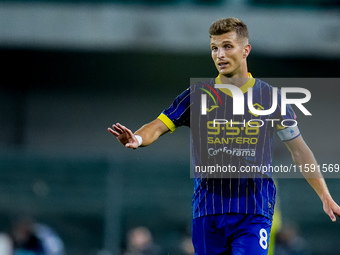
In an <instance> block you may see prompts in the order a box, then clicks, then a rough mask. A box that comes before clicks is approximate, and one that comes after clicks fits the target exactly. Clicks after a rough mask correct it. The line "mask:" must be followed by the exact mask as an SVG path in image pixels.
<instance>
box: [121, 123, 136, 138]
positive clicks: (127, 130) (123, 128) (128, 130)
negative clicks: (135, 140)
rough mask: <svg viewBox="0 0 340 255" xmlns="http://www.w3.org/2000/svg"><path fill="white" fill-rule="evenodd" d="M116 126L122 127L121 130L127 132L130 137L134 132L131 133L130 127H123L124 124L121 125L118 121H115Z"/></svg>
mask: <svg viewBox="0 0 340 255" xmlns="http://www.w3.org/2000/svg"><path fill="white" fill-rule="evenodd" d="M117 126H118V127H119V128H120V129H122V130H123V132H126V133H128V134H129V135H130V136H131V137H133V136H134V134H133V133H132V131H131V130H130V129H128V128H127V127H125V126H123V125H121V124H119V123H117Z"/></svg>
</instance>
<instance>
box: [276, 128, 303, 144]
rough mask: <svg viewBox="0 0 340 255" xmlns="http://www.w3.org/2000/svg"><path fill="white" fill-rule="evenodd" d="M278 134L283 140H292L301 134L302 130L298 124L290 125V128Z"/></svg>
mask: <svg viewBox="0 0 340 255" xmlns="http://www.w3.org/2000/svg"><path fill="white" fill-rule="evenodd" d="M277 135H278V136H279V137H280V139H281V141H290V140H293V139H295V138H296V137H298V136H299V135H300V130H299V128H298V127H297V126H295V127H288V128H285V129H283V130H280V131H278V132H277Z"/></svg>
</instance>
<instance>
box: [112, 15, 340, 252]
mask: <svg viewBox="0 0 340 255" xmlns="http://www.w3.org/2000/svg"><path fill="white" fill-rule="evenodd" d="M209 33H210V47H211V56H212V59H213V61H214V63H215V66H216V69H217V70H218V72H219V75H218V77H216V78H215V79H211V80H210V81H207V82H203V83H198V84H196V85H192V86H190V88H189V89H187V90H185V91H184V92H183V93H182V94H180V95H179V96H178V97H177V98H176V99H175V100H174V102H173V103H172V104H171V106H170V107H169V108H168V109H166V110H164V111H163V112H162V113H161V114H160V116H159V117H158V118H156V119H155V120H154V121H152V122H151V123H148V124H146V125H144V126H142V127H141V128H140V129H139V130H137V131H136V132H135V133H133V132H132V131H131V130H130V129H128V128H126V127H125V126H123V125H121V124H119V123H117V124H115V125H113V126H112V128H109V129H108V130H109V132H111V133H112V134H113V135H114V136H115V137H117V139H118V140H119V142H121V143H122V144H123V145H124V146H125V147H127V148H132V149H136V148H138V147H139V146H148V145H150V144H151V143H153V142H154V141H156V140H157V139H158V138H159V137H160V136H161V135H163V134H165V133H168V132H173V131H174V130H175V129H176V128H177V127H180V126H189V127H190V129H191V134H192V136H191V143H192V148H193V149H192V150H193V151H192V157H193V160H192V161H193V162H194V169H196V167H200V166H203V165H216V163H220V164H221V165H225V166H226V165H228V166H230V165H231V166H233V167H236V168H237V170H240V169H241V167H246V166H257V167H259V169H261V167H262V166H270V165H271V163H272V155H273V132H274V129H275V130H276V132H277V134H278V136H279V137H280V139H281V140H282V141H283V142H284V143H285V144H286V146H287V148H288V150H289V151H290V153H291V155H292V158H293V161H294V163H295V164H296V165H298V166H300V165H305V164H308V165H313V164H314V165H315V166H316V165H317V162H316V160H315V158H314V156H313V153H312V152H311V150H310V149H309V147H308V146H307V145H306V143H305V142H304V140H303V139H302V136H301V134H300V131H299V129H298V128H297V126H295V127H290V128H286V127H284V126H281V125H276V126H274V125H273V122H270V121H266V122H265V121H263V123H265V124H264V125H263V126H261V127H258V126H257V124H259V122H258V123H257V124H255V123H252V126H251V127H250V126H240V123H245V121H248V120H250V119H254V116H257V115H256V114H254V113H252V112H250V111H245V112H244V114H243V115H238V116H234V115H233V110H232V109H233V94H232V93H230V92H231V91H230V90H228V89H225V88H219V89H217V90H218V93H217V92H216V90H215V89H214V84H225V83H227V84H232V85H234V86H236V87H238V88H239V89H240V90H241V91H242V93H243V96H246V94H247V93H248V92H247V91H248V90H247V89H248V88H252V89H253V103H254V107H255V108H256V107H258V109H269V108H270V107H271V105H272V101H271V98H272V93H273V91H274V90H273V87H272V86H270V85H268V84H266V83H265V82H263V81H261V80H259V79H254V78H253V77H252V76H251V74H250V73H248V68H247V57H248V55H249V53H250V51H251V46H250V44H249V38H248V37H249V36H248V30H247V26H246V25H245V24H244V23H243V22H242V21H240V20H238V19H236V18H227V19H222V20H218V21H216V22H215V23H213V24H212V25H211V26H210V29H209ZM202 91H206V92H207V94H208V95H209V94H210V95H211V96H210V97H207V98H208V99H206V105H207V108H206V110H205V109H203V108H204V107H202V104H203V103H202V101H201V99H202V97H201V95H202V93H201V92H202ZM197 92H200V93H197ZM214 93H215V95H218V101H217V100H215V99H213V97H214ZM213 101H214V104H213ZM280 102H281V97H280V93H279V94H278V102H277V106H278V109H277V110H276V111H274V112H273V113H271V114H269V115H267V116H265V115H263V116H257V117H256V119H257V120H259V119H260V120H262V119H263V120H264V119H265V118H268V119H279V120H280V121H283V120H284V121H289V120H295V113H294V112H293V109H292V108H291V106H289V105H288V106H287V109H286V115H284V116H281V115H280V113H281V112H280V110H281V109H280ZM202 109H203V110H202ZM201 111H202V112H201ZM212 115H213V116H215V119H221V120H232V121H234V124H237V123H238V125H234V126H232V125H229V124H230V123H227V124H225V123H224V124H223V125H222V124H221V123H217V124H216V123H214V125H212V123H211V121H210V122H209V118H208V117H209V116H212ZM193 123H194V124H202V123H203V124H204V125H190V124H193ZM279 123H282V122H279ZM286 123H288V122H286ZM215 124H216V125H215ZM275 124H276V123H275ZM222 130H223V131H222ZM302 170H303V171H302V172H303V174H304V176H305V178H306V179H307V181H308V182H309V184H310V185H311V186H312V187H313V189H314V190H315V191H316V193H317V194H318V196H319V197H320V199H321V201H322V203H323V209H324V211H325V213H326V214H328V215H329V217H330V218H331V220H332V221H336V217H335V215H338V216H339V215H340V207H339V206H338V205H337V204H336V203H335V202H334V200H333V199H332V197H331V195H330V193H329V191H328V188H327V185H326V183H325V180H324V178H323V177H322V175H321V174H320V173H317V172H315V173H309V174H307V173H305V171H304V169H302ZM202 172H204V171H202ZM207 175H209V173H206V172H204V173H200V174H198V175H195V178H194V194H193V202H192V207H193V222H192V239H193V245H194V248H195V254H196V255H217V254H233V255H249V254H256V255H266V254H267V253H268V244H269V233H270V229H271V225H272V218H273V213H274V205H275V194H276V188H275V184H274V181H273V179H272V176H271V174H270V173H266V174H263V173H251V174H247V173H239V171H238V174H236V176H230V178H225V176H222V177H223V178H209V176H207ZM213 177H216V176H215V175H213ZM235 177H238V178H235Z"/></svg>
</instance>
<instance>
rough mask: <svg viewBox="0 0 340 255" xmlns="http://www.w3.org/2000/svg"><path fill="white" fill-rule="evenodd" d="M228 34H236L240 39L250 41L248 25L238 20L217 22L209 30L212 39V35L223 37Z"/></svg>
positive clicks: (231, 19)
mask: <svg viewBox="0 0 340 255" xmlns="http://www.w3.org/2000/svg"><path fill="white" fill-rule="evenodd" d="M228 32H236V34H237V36H238V37H239V38H240V39H247V41H248V40H249V33H248V28H247V25H246V24H244V23H243V22H242V21H241V20H239V19H237V18H226V19H220V20H217V21H215V22H214V23H213V24H212V25H211V26H210V28H209V34H210V37H211V36H212V35H222V34H225V33H228Z"/></svg>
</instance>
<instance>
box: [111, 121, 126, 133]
mask: <svg viewBox="0 0 340 255" xmlns="http://www.w3.org/2000/svg"><path fill="white" fill-rule="evenodd" d="M121 126H122V125H120V124H119V123H117V124H116V125H112V128H113V129H114V130H115V131H116V132H117V133H119V134H122V133H123V132H124V130H123V129H122V128H121Z"/></svg>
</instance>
